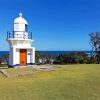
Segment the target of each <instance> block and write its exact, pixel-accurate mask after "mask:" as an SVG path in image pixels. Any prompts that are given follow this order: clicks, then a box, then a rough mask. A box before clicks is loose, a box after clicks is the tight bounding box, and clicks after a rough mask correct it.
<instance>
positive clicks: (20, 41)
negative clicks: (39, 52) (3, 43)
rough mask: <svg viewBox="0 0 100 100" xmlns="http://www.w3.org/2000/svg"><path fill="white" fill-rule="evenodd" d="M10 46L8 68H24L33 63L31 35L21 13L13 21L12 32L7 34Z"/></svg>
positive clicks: (33, 54)
mask: <svg viewBox="0 0 100 100" xmlns="http://www.w3.org/2000/svg"><path fill="white" fill-rule="evenodd" d="M7 41H8V42H9V45H10V52H9V66H11V67H19V66H21V67H25V66H27V65H33V64H34V63H35V48H34V47H32V46H31V45H32V41H33V40H32V33H31V32H28V23H27V21H26V20H25V19H24V18H23V17H22V13H20V14H19V17H18V18H16V19H15V20H14V30H13V31H12V32H7Z"/></svg>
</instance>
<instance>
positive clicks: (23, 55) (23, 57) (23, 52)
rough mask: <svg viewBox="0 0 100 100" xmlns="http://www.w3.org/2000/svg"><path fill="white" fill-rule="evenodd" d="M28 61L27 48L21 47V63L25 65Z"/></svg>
mask: <svg viewBox="0 0 100 100" xmlns="http://www.w3.org/2000/svg"><path fill="white" fill-rule="evenodd" d="M26 62H27V50H26V49H20V65H21V66H25V65H26Z"/></svg>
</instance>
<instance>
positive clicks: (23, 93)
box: [0, 64, 100, 100]
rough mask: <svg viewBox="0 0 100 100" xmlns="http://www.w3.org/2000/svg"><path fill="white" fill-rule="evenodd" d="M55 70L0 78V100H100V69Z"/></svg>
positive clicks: (73, 66) (86, 66) (88, 67)
mask: <svg viewBox="0 0 100 100" xmlns="http://www.w3.org/2000/svg"><path fill="white" fill-rule="evenodd" d="M54 66H57V67H58V69H57V70H56V71H50V72H41V71H39V72H37V73H34V74H33V75H32V76H21V77H18V78H6V77H4V76H2V75H1V74H0V100H100V65H96V64H94V65H54ZM60 66H61V67H62V68H59V67H60ZM10 70H11V69H10ZM15 70H16V69H15Z"/></svg>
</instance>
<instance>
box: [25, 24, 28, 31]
mask: <svg viewBox="0 0 100 100" xmlns="http://www.w3.org/2000/svg"><path fill="white" fill-rule="evenodd" d="M25 31H26V32H28V25H26V24H25Z"/></svg>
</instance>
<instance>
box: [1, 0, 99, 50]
mask: <svg viewBox="0 0 100 100" xmlns="http://www.w3.org/2000/svg"><path fill="white" fill-rule="evenodd" d="M19 12H22V13H23V17H24V18H25V19H26V20H27V21H28V23H29V31H32V33H33V39H34V40H35V41H34V42H33V46H35V47H36V50H90V49H91V47H90V45H89V36H88V34H89V33H90V32H96V31H100V0H0V51H2V50H3V51H7V50H9V45H8V43H7V41H6V33H7V31H12V30H13V21H14V19H15V18H16V17H18V14H19Z"/></svg>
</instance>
